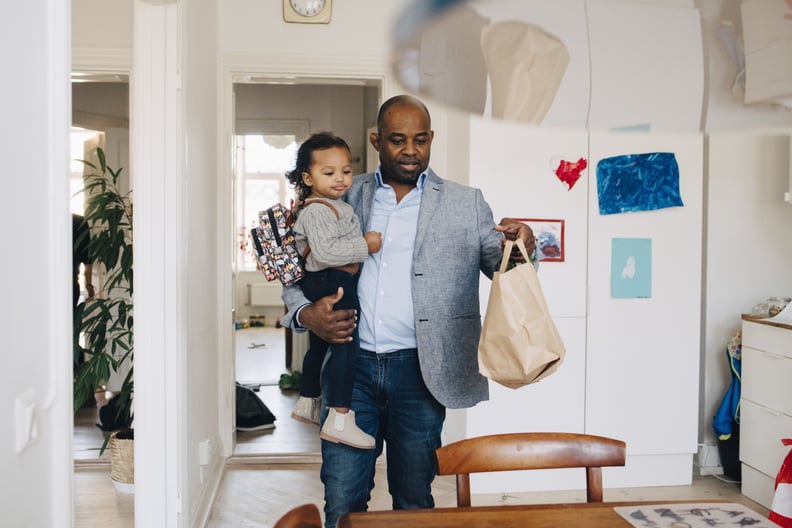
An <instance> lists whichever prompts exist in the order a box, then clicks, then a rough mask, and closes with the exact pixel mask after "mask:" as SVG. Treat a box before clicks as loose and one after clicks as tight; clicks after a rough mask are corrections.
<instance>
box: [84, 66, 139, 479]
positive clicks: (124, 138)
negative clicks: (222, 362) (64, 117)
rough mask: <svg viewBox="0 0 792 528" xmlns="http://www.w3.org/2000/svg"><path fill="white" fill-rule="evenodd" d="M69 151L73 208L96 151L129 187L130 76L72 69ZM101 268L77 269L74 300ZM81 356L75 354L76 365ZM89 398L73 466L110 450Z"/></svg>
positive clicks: (115, 380)
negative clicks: (104, 448)
mask: <svg viewBox="0 0 792 528" xmlns="http://www.w3.org/2000/svg"><path fill="white" fill-rule="evenodd" d="M70 139H71V155H70V162H71V163H70V171H69V174H70V193H71V212H72V213H73V214H77V215H82V214H83V212H84V196H83V193H82V189H83V174H84V170H85V166H84V165H83V164H82V163H81V162H80V161H79V160H87V161H93V162H95V161H96V149H97V148H102V149H103V150H104V152H105V155H106V159H107V164H108V166H111V167H120V168H124V170H123V171H122V173H121V179H120V181H119V184H120V186H121V188H122V190H123V191H128V190H129V188H130V186H131V182H130V179H129V177H130V172H129V169H128V167H129V76H128V75H127V74H116V73H86V72H73V73H72V128H71V134H70ZM101 272H102V270H100V269H99V268H98V267H93V269H92V274H91V277H88V276H87V275H86V274H84V273H80V274H79V277H80V289H79V292H80V293H79V298H78V301H83V300H84V299H85V298H86V297H87V296H88V290H87V285H86V282H88V281H90V282H91V283H92V284H94V285H100V284H101V283H102V281H103V278H102V277H101V276H100V274H101ZM79 359H80V358H75V361H76V363H75V368H76V367H77V362H78V361H79ZM124 375H125V373H124V372H120V373H114V374H112V375H111V376H110V379H108V380H107V384H106V386H105V389H106V390H107V391H110V393H111V394H112V392H113V391H114V390H117V389H120V385H121V382H122V380H123V378H124ZM97 394H98V398H89V399H88V400H86V401H85V402H83V403H82V406H81V407H80V408H79V409H78V410H77V412H76V413H75V415H74V437H73V444H72V446H73V450H72V452H73V457H74V460H75V463H77V464H90V463H93V462H106V461H107V460H109V451H105V453H104V454H103V455H102V456H100V451H101V447H102V445H103V444H104V440H105V434H106V433H105V432H103V431H102V430H101V429H99V428H98V427H97V424H99V423H100V419H99V409H100V408H101V406H102V404H103V403H104V401H105V398H104V394H105V393H104V392H102V393H97Z"/></svg>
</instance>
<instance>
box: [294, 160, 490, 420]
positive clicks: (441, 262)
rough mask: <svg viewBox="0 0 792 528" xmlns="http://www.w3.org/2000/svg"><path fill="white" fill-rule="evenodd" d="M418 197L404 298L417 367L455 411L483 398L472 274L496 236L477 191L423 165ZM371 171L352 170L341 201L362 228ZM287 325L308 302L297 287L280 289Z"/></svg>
mask: <svg viewBox="0 0 792 528" xmlns="http://www.w3.org/2000/svg"><path fill="white" fill-rule="evenodd" d="M427 175H428V178H427V180H426V185H425V187H424V190H423V195H422V197H421V208H420V212H419V214H418V229H417V232H416V237H415V252H414V254H413V268H412V270H411V273H412V297H413V305H414V313H415V332H416V336H417V343H418V356H419V358H420V363H421V372H422V374H423V378H424V382H425V383H426V386H427V387H428V388H429V391H430V392H431V393H432V395H433V396H434V397H435V399H437V401H438V402H440V403H441V404H443V405H444V406H446V407H449V408H452V409H457V408H465V407H472V406H473V405H475V404H477V403H478V402H480V401H482V400H486V399H488V398H489V389H488V385H487V380H486V378H484V377H483V376H482V375H481V374H479V372H478V341H479V336H480V334H481V313H480V307H479V277H480V272H484V274H485V275H487V277H489V278H492V274H493V272H494V271H496V270H497V268H498V266H499V264H500V259H501V255H502V253H501V249H500V241H501V234H500V233H498V232H497V231H495V221H494V220H493V217H492V210H491V209H490V207H489V205H488V204H487V203H486V202H485V201H484V196H483V195H482V193H481V191H480V190H478V189H474V188H472V187H466V186H464V185H460V184H458V183H454V182H451V181H447V180H443V179H442V178H440V177H439V176H437V175H436V174H435V173H434V172H433V171H432V170H431V169H429V170H428V174H427ZM376 185H377V184H376V179H375V177H374V174H372V173H369V174H362V175H360V176H356V177H355V179H354V182H353V184H352V187H351V188H350V190H349V191H348V192H347V194H346V197H345V199H346V201H347V202H349V203H350V204H351V205H352V207H353V208H354V209H355V212H356V213H357V214H358V216H359V217H360V221H361V225H362V227H363V232H367V231H369V230H370V229H369V224H370V220H371V212H372V206H373V204H374V193H375V190H376ZM283 300H284V302H285V303H286V305H287V306H288V307H289V313H288V314H286V316H284V318H283V324H284V325H287V326H288V325H290V323H291V320H292V317H293V315H294V311H295V310H296V308H298V307H300V306H302V305H304V304H306V303H308V302H309V301H308V300H307V299H306V298H305V297H304V296H303V295H302V292H301V291H300V289H299V287H297V286H294V287H290V288H284V291H283Z"/></svg>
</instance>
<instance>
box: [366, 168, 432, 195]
mask: <svg viewBox="0 0 792 528" xmlns="http://www.w3.org/2000/svg"><path fill="white" fill-rule="evenodd" d="M374 178H376V180H377V187H385V186H386V184H385V183H384V182H383V181H382V173H380V169H379V167H377V171H376V172H375V173H374ZM426 178H428V176H427V174H426V171H423V172H422V173H421V175H420V176H418V182H417V183H416V185H415V186H416V187H417V188H418V190H419V191H423V188H424V185H426ZM388 187H389V186H388Z"/></svg>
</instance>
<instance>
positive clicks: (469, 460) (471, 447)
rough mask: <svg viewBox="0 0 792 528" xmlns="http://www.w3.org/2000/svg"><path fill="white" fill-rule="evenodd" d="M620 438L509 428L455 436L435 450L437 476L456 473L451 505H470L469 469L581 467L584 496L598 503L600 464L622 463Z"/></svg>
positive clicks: (487, 470) (617, 464)
mask: <svg viewBox="0 0 792 528" xmlns="http://www.w3.org/2000/svg"><path fill="white" fill-rule="evenodd" d="M625 449H626V446H625V443H624V442H622V441H621V440H614V439H612V438H605V437H602V436H592V435H587V434H574V433H511V434H499V435H489V436H480V437H476V438H468V439H466V440H460V441H459V442H454V443H452V444H449V445H446V446H443V447H441V448H439V449H438V450H437V462H438V466H439V474H440V475H456V476H457V478H456V482H457V506H470V474H471V473H484V472H489V471H513V470H522V469H555V468H573V467H585V468H586V499H587V501H588V502H602V467H604V466H623V465H624V460H625Z"/></svg>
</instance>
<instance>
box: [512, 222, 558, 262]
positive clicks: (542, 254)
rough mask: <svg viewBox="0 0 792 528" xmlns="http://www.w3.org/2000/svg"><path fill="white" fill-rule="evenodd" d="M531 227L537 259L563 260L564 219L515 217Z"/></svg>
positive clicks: (543, 260)
mask: <svg viewBox="0 0 792 528" xmlns="http://www.w3.org/2000/svg"><path fill="white" fill-rule="evenodd" d="M516 220H519V221H520V222H525V223H526V224H528V225H529V226H531V229H533V232H534V237H536V248H537V252H536V254H537V257H538V260H540V261H542V262H564V256H565V254H564V221H563V220H550V219H547V218H517V219H516Z"/></svg>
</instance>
